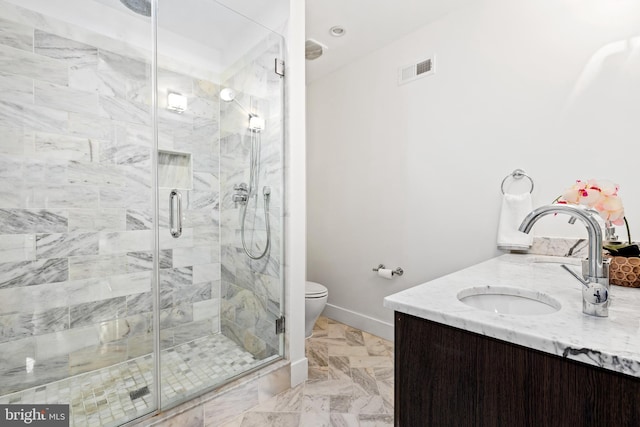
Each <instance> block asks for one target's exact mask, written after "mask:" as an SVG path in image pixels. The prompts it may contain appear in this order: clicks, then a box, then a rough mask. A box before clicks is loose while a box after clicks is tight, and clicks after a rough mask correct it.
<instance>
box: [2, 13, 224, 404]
mask: <svg viewBox="0 0 640 427" xmlns="http://www.w3.org/2000/svg"><path fill="white" fill-rule="evenodd" d="M103 39H104V40H103ZM95 40H100V43H99V44H95V43H92V42H93V41H95ZM97 45H100V46H101V47H97ZM105 45H107V46H113V47H114V48H113V49H105V48H104V46H105ZM122 45H123V43H122V42H121V41H116V40H113V41H111V40H109V39H106V38H102V36H99V35H97V34H95V33H89V32H86V31H84V30H82V29H80V28H78V27H73V26H71V25H67V24H65V23H63V22H60V21H56V20H54V19H51V18H49V17H45V16H42V15H39V14H36V13H33V12H29V11H26V10H23V9H21V8H19V7H17V6H14V5H11V4H8V3H5V2H2V1H0V227H1V230H2V231H1V234H0V354H1V355H2V357H0V376H2V381H1V382H0V395H2V394H6V393H9V392H13V391H16V390H20V389H23V388H28V387H32V386H34V385H37V384H43V383H47V382H50V381H53V380H57V379H60V378H64V377H67V376H69V375H74V374H77V373H80V372H86V371H89V370H93V369H97V368H99V367H102V366H106V365H110V364H113V363H117V362H121V361H125V360H128V359H130V358H133V357H137V356H140V355H142V354H146V353H149V352H151V350H152V342H153V341H152V314H151V308H152V307H151V306H152V298H151V279H152V261H153V260H152V250H153V244H152V205H151V203H152V191H153V189H152V185H151V184H152V182H151V149H152V131H151V125H152V120H151V108H150V98H151V81H150V76H151V74H150V72H151V68H150V63H149V60H148V57H147V58H145V57H144V56H143V55H140V56H137V57H134V56H132V52H135V50H134V49H128V50H126V52H121V51H119V50H118V49H117V47H118V46H122ZM178 71H179V70H176V69H175V68H173V69H172V70H171V71H170V70H168V69H160V70H158V84H159V87H160V89H161V90H163V91H166V90H167V89H168V90H173V91H176V92H180V93H182V94H184V95H186V96H187V97H188V99H189V111H188V112H185V113H184V114H182V115H178V114H174V113H171V112H169V111H166V110H161V111H160V112H159V118H158V127H159V141H160V142H159V143H160V148H161V149H164V150H167V151H178V152H185V153H190V155H191V159H192V165H191V166H192V172H193V176H192V187H191V188H185V189H183V196H184V200H185V202H186V204H185V212H184V217H185V221H184V227H185V228H184V234H183V237H182V238H180V239H173V238H172V237H170V235H169V232H168V230H167V222H168V221H167V216H168V215H167V209H162V210H161V212H160V218H159V222H160V226H161V230H160V247H161V251H160V254H159V265H160V268H161V271H160V286H161V314H160V321H161V328H162V331H161V337H162V346H163V347H165V348H166V347H168V346H173V345H178V344H180V343H183V342H185V341H189V340H192V339H195V338H197V337H200V336H203V335H207V334H210V333H212V332H218V331H219V314H218V307H219V294H220V264H219V249H218V248H219V218H218V217H219V214H218V212H219V210H218V209H219V206H218V178H217V177H218V154H217V153H218V151H219V149H218V144H219V140H218V114H219V113H218V111H219V106H218V95H217V93H218V86H217V85H216V84H214V83H211V82H209V81H203V80H199V79H196V78H192V77H189V76H188V75H185V74H181V73H179V72H178ZM160 204H161V206H162V205H164V206H165V207H166V205H168V190H167V191H163V190H161V196H160Z"/></svg>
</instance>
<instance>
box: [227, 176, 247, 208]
mask: <svg viewBox="0 0 640 427" xmlns="http://www.w3.org/2000/svg"><path fill="white" fill-rule="evenodd" d="M233 191H234V193H233V195H232V196H231V200H233V202H234V203H240V204H241V205H244V204H245V203H247V200H248V199H249V186H248V185H247V184H245V183H244V182H243V183H241V184H236V185H234V186H233Z"/></svg>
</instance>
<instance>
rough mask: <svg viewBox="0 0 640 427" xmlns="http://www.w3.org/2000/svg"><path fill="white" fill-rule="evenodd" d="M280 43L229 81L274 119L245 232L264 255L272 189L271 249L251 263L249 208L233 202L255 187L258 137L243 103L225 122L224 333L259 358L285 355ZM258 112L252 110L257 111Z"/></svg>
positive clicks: (260, 51)
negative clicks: (239, 190) (237, 191)
mask: <svg viewBox="0 0 640 427" xmlns="http://www.w3.org/2000/svg"><path fill="white" fill-rule="evenodd" d="M279 43H280V42H279V40H277V39H271V38H267V39H265V40H264V41H262V42H261V43H260V44H259V45H258V46H256V47H255V48H254V49H253V51H252V52H250V53H249V54H248V55H246V56H245V58H244V59H243V60H242V61H240V62H239V63H238V64H236V65H235V67H232V70H231V71H230V72H229V73H228V77H227V78H226V79H223V81H224V86H226V87H231V88H233V89H235V90H236V91H237V92H238V97H237V99H238V101H239V103H240V104H242V105H243V106H245V108H248V109H250V111H252V112H253V113H257V114H258V115H260V116H261V117H263V118H265V119H266V126H265V129H264V131H263V132H261V133H260V134H259V137H260V146H261V149H260V175H259V180H260V184H259V188H258V191H257V194H258V197H257V200H258V208H257V209H256V208H255V206H256V205H255V201H253V200H252V201H251V202H250V204H249V208H248V211H247V222H246V225H245V237H246V242H247V243H248V244H249V245H251V247H250V250H251V251H252V252H253V253H260V251H261V249H262V248H264V244H265V240H266V231H265V229H266V227H265V221H264V204H263V197H262V189H263V187H264V186H269V187H270V188H271V198H270V206H269V219H270V225H271V249H270V251H269V253H268V254H267V255H266V256H265V257H264V258H262V259H259V260H251V259H250V258H249V257H248V256H246V254H245V253H244V250H243V249H242V242H241V238H240V230H241V224H240V222H241V219H242V209H241V206H240V205H238V204H236V203H234V202H233V200H232V194H233V187H234V186H235V185H237V184H240V183H241V182H245V183H249V157H250V147H251V134H250V132H249V131H248V129H247V119H248V118H247V116H246V113H245V112H243V111H242V110H241V109H239V108H238V106H237V104H235V103H229V104H225V103H222V105H221V110H220V116H221V117H220V123H221V130H220V133H221V142H220V156H221V159H222V161H221V170H220V192H221V263H222V294H221V314H220V315H221V323H220V324H221V328H222V333H223V334H225V335H226V336H227V337H229V338H232V339H233V340H234V341H236V342H237V343H238V344H239V345H242V346H243V347H244V348H245V349H246V350H247V351H249V352H251V353H252V354H253V355H254V356H256V357H260V358H262V357H268V356H271V355H274V354H277V353H278V348H279V341H278V336H277V335H276V334H275V320H276V318H278V317H279V313H280V305H279V304H280V298H281V297H280V293H281V289H282V285H281V280H282V276H281V274H282V271H281V261H282V214H283V212H282V208H281V206H282V190H283V178H282V177H283V161H282V157H283V152H282V150H283V141H282V134H283V129H282V114H283V106H282V82H281V77H280V76H278V75H277V74H276V73H275V72H274V68H273V67H274V60H275V58H282V56H281V55H282V54H281V53H280V52H281V51H280V49H281V47H280V44H279ZM250 106H251V107H250Z"/></svg>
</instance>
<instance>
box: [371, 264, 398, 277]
mask: <svg viewBox="0 0 640 427" xmlns="http://www.w3.org/2000/svg"><path fill="white" fill-rule="evenodd" d="M381 268H387V267H385V266H384V264H379V265H378V267H377V268H374V269H373V271H376V272H377V271H378V270H380V269H381ZM403 274H404V270H403V269H402V268H400V267H398V268H396V269H395V270H393V271H392V272H391V275H392V276H402V275H403Z"/></svg>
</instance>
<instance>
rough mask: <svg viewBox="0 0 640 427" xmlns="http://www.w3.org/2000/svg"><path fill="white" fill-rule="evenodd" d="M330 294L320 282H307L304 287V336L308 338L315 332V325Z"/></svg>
mask: <svg viewBox="0 0 640 427" xmlns="http://www.w3.org/2000/svg"><path fill="white" fill-rule="evenodd" d="M328 296H329V291H328V290H327V288H325V287H324V286H322V285H321V284H320V283H316V282H306V284H305V287H304V311H305V319H304V336H305V337H306V338H309V337H310V336H311V334H313V325H315V324H316V320H318V317H320V313H322V310H324V306H325V305H326V304H327V298H328Z"/></svg>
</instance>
